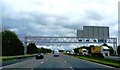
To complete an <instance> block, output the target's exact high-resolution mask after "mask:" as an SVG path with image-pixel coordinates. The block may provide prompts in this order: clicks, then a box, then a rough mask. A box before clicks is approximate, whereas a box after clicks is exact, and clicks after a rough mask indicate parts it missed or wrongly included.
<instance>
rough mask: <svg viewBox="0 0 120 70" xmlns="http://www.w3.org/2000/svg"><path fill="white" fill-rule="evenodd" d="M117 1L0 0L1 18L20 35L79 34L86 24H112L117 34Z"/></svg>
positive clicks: (113, 35) (112, 28)
mask: <svg viewBox="0 0 120 70" xmlns="http://www.w3.org/2000/svg"><path fill="white" fill-rule="evenodd" d="M118 1H119V0H1V5H2V11H0V13H2V18H1V17H0V19H2V27H3V29H9V30H11V31H14V32H16V33H17V34H18V35H19V36H26V35H29V36H76V30H77V29H82V27H83V26H109V28H110V36H111V37H118ZM1 5H0V6H1ZM0 16H1V15H0Z"/></svg>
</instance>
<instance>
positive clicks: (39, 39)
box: [24, 26, 117, 54]
mask: <svg viewBox="0 0 120 70" xmlns="http://www.w3.org/2000/svg"><path fill="white" fill-rule="evenodd" d="M79 31H80V32H79ZM106 33H107V34H106ZM28 43H37V44H45V43H54V44H55V43H78V44H79V43H111V44H113V45H114V46H113V47H114V48H113V49H114V53H115V54H117V38H109V27H98V26H97V27H96V26H84V27H83V31H82V30H77V37H47V36H26V37H25V49H24V53H25V54H26V53H27V44H28Z"/></svg>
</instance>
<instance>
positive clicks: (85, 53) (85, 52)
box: [79, 48, 88, 55]
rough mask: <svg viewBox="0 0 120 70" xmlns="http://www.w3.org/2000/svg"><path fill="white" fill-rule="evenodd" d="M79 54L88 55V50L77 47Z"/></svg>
mask: <svg viewBox="0 0 120 70" xmlns="http://www.w3.org/2000/svg"><path fill="white" fill-rule="evenodd" d="M79 54H81V55H88V50H87V49H85V48H80V49H79Z"/></svg>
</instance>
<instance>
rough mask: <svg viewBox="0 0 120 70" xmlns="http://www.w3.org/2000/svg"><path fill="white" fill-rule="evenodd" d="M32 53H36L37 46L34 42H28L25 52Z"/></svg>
mask: <svg viewBox="0 0 120 70" xmlns="http://www.w3.org/2000/svg"><path fill="white" fill-rule="evenodd" d="M34 53H38V48H37V47H36V45H35V44H34V43H30V44H29V45H28V46H27V54H34Z"/></svg>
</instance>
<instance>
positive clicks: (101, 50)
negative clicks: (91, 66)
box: [91, 46, 110, 57]
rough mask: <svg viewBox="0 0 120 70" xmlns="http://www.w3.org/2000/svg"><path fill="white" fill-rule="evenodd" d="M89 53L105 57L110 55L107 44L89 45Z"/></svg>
mask: <svg viewBox="0 0 120 70" xmlns="http://www.w3.org/2000/svg"><path fill="white" fill-rule="evenodd" d="M91 54H92V55H93V56H100V57H106V56H109V55H110V52H109V48H108V47H107V46H94V47H91Z"/></svg>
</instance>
